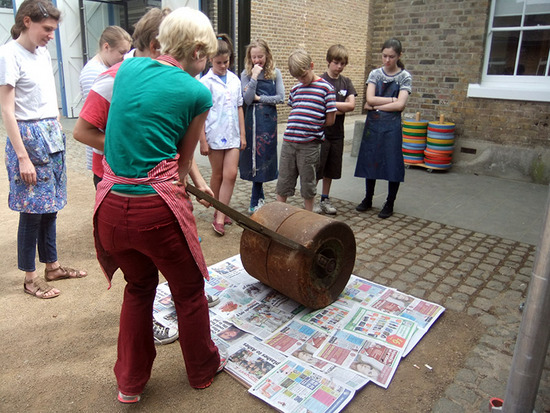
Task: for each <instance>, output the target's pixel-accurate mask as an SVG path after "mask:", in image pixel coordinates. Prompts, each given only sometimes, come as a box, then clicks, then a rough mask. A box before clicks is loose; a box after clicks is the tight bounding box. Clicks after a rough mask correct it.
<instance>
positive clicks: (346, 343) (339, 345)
mask: <svg viewBox="0 0 550 413" xmlns="http://www.w3.org/2000/svg"><path fill="white" fill-rule="evenodd" d="M401 353H402V352H401V350H397V349H395V348H392V347H390V346H387V345H384V344H381V343H376V342H374V341H371V340H368V339H366V338H362V337H359V336H357V335H354V334H351V333H347V332H345V331H342V330H338V331H335V332H334V334H333V335H332V336H331V337H330V338H329V339H328V340H326V341H325V343H324V344H323V345H322V346H321V348H320V349H319V350H318V351H317V352H316V353H315V354H314V356H315V357H318V358H320V359H322V360H325V361H328V362H329V363H333V364H336V365H338V366H340V367H344V368H348V369H352V370H354V371H355V372H357V373H358V374H360V375H362V376H364V377H366V378H368V379H370V380H372V381H373V382H375V383H376V384H378V385H379V386H382V387H384V388H387V387H388V385H389V384H390V381H391V379H392V377H393V375H394V373H395V370H396V369H397V366H398V365H399V361H400V360H401Z"/></svg>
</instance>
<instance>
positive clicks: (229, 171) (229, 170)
mask: <svg viewBox="0 0 550 413" xmlns="http://www.w3.org/2000/svg"><path fill="white" fill-rule="evenodd" d="M220 152H221V151H220ZM223 152H224V157H223V167H222V182H221V185H220V188H219V197H218V199H219V200H220V202H223V203H224V204H226V205H229V202H230V201H231V196H232V195H233V189H234V188H235V181H236V180H237V171H238V168H239V150H238V149H236V148H235V149H228V150H225V151H223ZM224 220H225V215H224V214H222V213H221V212H220V211H218V213H217V215H216V222H218V223H219V224H223V222H224Z"/></svg>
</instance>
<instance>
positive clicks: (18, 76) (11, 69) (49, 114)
mask: <svg viewBox="0 0 550 413" xmlns="http://www.w3.org/2000/svg"><path fill="white" fill-rule="evenodd" d="M0 85H10V86H13V87H14V88H15V119H17V120H35V119H47V118H57V116H58V115H59V109H58V105H57V93H56V91H55V80H54V77H53V69H52V59H51V57H50V53H49V52H48V49H46V48H45V47H38V48H36V50H35V52H34V53H31V52H29V51H28V50H27V49H25V48H24V47H23V46H21V45H20V44H19V43H17V42H16V41H15V40H12V41H10V42H8V43H6V44H5V45H3V46H0Z"/></svg>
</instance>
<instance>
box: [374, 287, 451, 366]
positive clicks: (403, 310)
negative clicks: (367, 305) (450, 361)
mask: <svg viewBox="0 0 550 413" xmlns="http://www.w3.org/2000/svg"><path fill="white" fill-rule="evenodd" d="M372 307H373V308H375V309H378V310H380V311H383V312H385V313H388V314H394V315H397V316H401V317H403V318H406V319H408V320H411V321H414V323H415V324H416V325H417V327H418V328H417V330H416V332H415V333H414V335H413V337H412V338H411V340H410V341H409V343H408V345H407V347H406V348H405V352H404V354H403V357H405V356H406V355H407V354H409V353H410V351H411V350H412V349H413V348H414V346H415V345H416V344H417V343H418V342H419V341H420V339H421V338H422V337H424V334H426V333H427V332H428V330H429V329H430V327H431V326H432V325H433V323H435V321H436V320H437V318H438V317H439V316H440V315H441V314H443V312H444V311H445V308H444V307H443V306H440V305H439V304H435V303H432V302H429V301H426V300H422V299H420V298H417V297H413V296H412V295H408V294H404V293H401V292H399V291H397V290H388V291H386V292H385V293H384V294H382V296H381V297H380V298H378V299H377V300H376V301H375V302H374V303H373V304H372Z"/></svg>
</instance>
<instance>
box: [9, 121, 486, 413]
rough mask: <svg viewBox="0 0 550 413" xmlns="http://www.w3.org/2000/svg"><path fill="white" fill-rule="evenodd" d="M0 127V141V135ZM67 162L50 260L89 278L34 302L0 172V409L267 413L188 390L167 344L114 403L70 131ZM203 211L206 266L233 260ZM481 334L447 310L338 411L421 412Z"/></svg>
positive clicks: (239, 392) (81, 175) (82, 183)
mask: <svg viewBox="0 0 550 413" xmlns="http://www.w3.org/2000/svg"><path fill="white" fill-rule="evenodd" d="M2 129H3V128H2V125H1V124H0V135H1V136H5V132H4V131H3V130H2ZM2 146H3V144H2ZM68 157H69V172H68V178H69V185H68V193H69V201H68V205H67V207H66V208H64V209H63V210H62V211H61V212H60V213H59V216H58V231H57V238H58V253H59V260H60V262H61V263H62V264H64V265H69V266H73V267H75V268H81V269H86V270H87V271H88V272H89V276H88V277H87V278H85V279H81V280H62V281H58V282H56V283H55V286H56V287H58V288H59V289H60V290H61V291H62V294H61V296H60V297H58V298H55V299H53V300H39V299H36V298H34V297H31V296H30V295H27V294H24V293H23V291H22V288H23V274H22V273H21V272H20V271H19V270H18V269H17V260H16V233H17V222H18V214H17V213H16V212H13V211H11V210H9V209H8V207H7V193H8V185H7V179H6V171H5V168H4V167H2V168H0V191H1V193H2V195H3V206H2V208H0V230H1V234H2V237H1V238H0V243H1V249H0V251H2V260H1V262H2V263H3V265H4V269H3V277H2V279H3V282H4V284H3V288H2V289H1V291H0V311H1V313H2V314H3V316H2V321H1V322H0V334H1V336H2V344H3V345H2V363H1V364H0V383H1V384H0V411H5V412H22V411H26V412H76V411H89V412H117V411H127V410H129V409H131V410H132V411H134V410H135V411H144V412H158V411H164V412H171V411H174V412H175V411H208V412H222V411H224V412H237V411H251V412H268V411H273V410H272V409H271V407H269V406H268V405H266V404H265V403H263V402H261V401H260V400H258V399H256V398H255V397H253V396H251V395H249V394H248V393H247V390H246V388H245V387H243V386H242V385H241V384H239V383H238V382H237V381H236V380H234V379H233V378H232V377H231V376H230V375H228V374H227V373H222V374H220V375H218V376H217V378H216V380H215V381H214V384H213V385H212V386H211V387H210V388H208V389H206V390H194V389H192V388H191V387H190V386H189V384H188V381H187V377H186V374H185V368H184V364H183V360H182V356H181V352H180V348H179V346H178V345H177V343H175V344H171V345H166V346H160V347H157V358H156V361H155V365H154V368H153V373H152V378H151V380H150V382H149V383H148V385H147V387H146V390H145V392H144V394H143V398H142V401H141V402H140V403H139V405H137V406H132V407H128V406H124V405H121V404H120V403H118V402H117V401H116V381H115V377H114V374H113V371H112V368H113V365H114V361H115V358H116V339H117V332H118V318H119V311H120V305H121V299H122V292H123V288H124V285H125V282H124V280H123V278H122V276H121V274H120V273H117V274H116V275H115V278H114V282H113V287H112V288H111V289H110V290H107V282H106V280H105V278H104V276H103V274H102V272H101V270H100V269H99V266H98V264H97V261H96V259H95V251H94V246H93V239H92V225H91V216H92V208H93V202H94V194H95V192H94V189H93V185H92V179H91V173H90V172H88V171H85V170H84V169H83V167H82V166H81V165H80V164H81V162H82V160H83V159H84V155H83V149H82V147H81V145H79V144H77V143H75V142H74V140H73V139H72V136H71V135H70V134H68ZM212 212H213V211H212V210H206V209H205V208H204V207H202V206H199V205H198V204H197V207H196V217H197V225H198V228H199V234H200V235H201V236H202V238H203V242H202V247H203V251H204V255H205V257H206V261H207V264H208V265H211V264H214V263H216V262H219V261H221V260H223V259H225V258H228V257H230V256H233V255H235V254H238V253H239V240H240V234H241V231H242V230H241V229H240V228H239V227H235V226H232V227H231V228H230V229H229V230H228V232H227V234H226V236H225V237H223V238H219V237H216V236H215V235H214V234H213V232H212V229H211V228H210V224H211V217H212V215H211V214H212ZM38 268H40V269H41V268H42V267H38ZM481 331H482V327H481V325H480V323H479V322H478V321H477V319H476V318H474V317H469V316H467V315H463V314H462V315H461V314H458V313H456V312H452V311H447V312H446V313H445V314H444V315H443V316H442V317H441V319H440V320H438V322H437V323H436V324H435V325H434V327H433V328H432V330H431V331H430V332H429V334H427V336H426V337H425V338H424V339H423V340H422V341H421V342H420V344H419V345H418V346H417V348H415V349H414V351H413V352H412V353H411V354H410V355H409V356H408V357H407V358H406V359H405V360H403V361H402V362H401V365H400V367H399V369H398V371H397V373H396V375H395V377H394V379H393V381H392V383H391V385H390V386H389V388H388V389H387V390H384V389H381V388H379V387H377V386H375V385H368V386H367V387H366V388H365V389H363V390H362V391H360V392H359V393H358V394H357V395H356V396H355V398H354V400H353V401H352V402H351V404H350V405H349V406H348V408H347V409H346V411H347V412H364V411H366V410H367V409H368V411H370V412H397V411H405V410H406V411H410V412H425V411H430V410H431V408H432V406H433V404H434V403H435V401H437V400H439V399H440V398H441V397H442V396H443V392H444V390H445V389H446V387H447V386H448V385H449V384H450V383H451V382H452V379H453V377H454V375H455V372H456V371H457V370H458V369H459V368H460V367H461V366H462V365H463V362H464V359H465V356H466V355H467V354H468V352H469V351H470V350H471V348H472V347H473V346H474V345H475V344H476V342H477V338H478V337H479V335H480V333H481ZM428 362H429V363H432V364H440V365H444V366H445V368H441V369H434V370H433V371H429V370H427V369H421V370H418V369H416V368H415V367H413V365H414V364H417V365H419V366H424V364H425V363H428ZM405 406H406V407H405Z"/></svg>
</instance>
